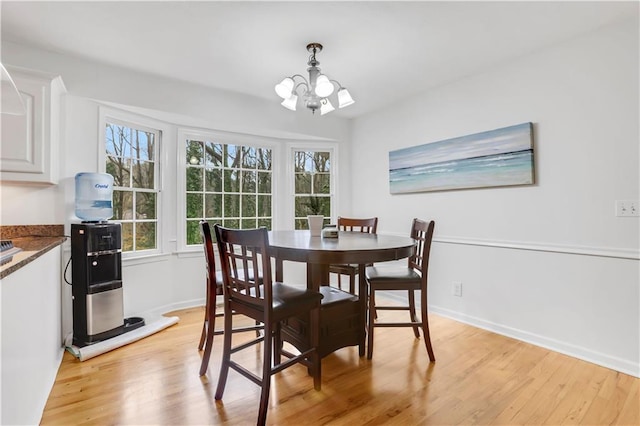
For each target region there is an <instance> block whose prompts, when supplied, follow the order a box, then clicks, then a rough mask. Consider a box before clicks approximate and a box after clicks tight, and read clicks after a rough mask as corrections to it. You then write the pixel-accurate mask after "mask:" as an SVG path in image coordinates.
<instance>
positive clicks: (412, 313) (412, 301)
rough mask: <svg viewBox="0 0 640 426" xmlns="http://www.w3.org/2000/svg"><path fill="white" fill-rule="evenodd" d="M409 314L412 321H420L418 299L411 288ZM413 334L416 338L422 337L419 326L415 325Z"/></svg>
mask: <svg viewBox="0 0 640 426" xmlns="http://www.w3.org/2000/svg"><path fill="white" fill-rule="evenodd" d="M408 298H409V316H410V317H411V322H415V323H417V322H418V318H417V317H416V299H415V297H414V294H413V290H409V295H408ZM413 334H414V335H415V336H416V339H419V338H420V332H419V331H418V326H417V325H414V326H413Z"/></svg>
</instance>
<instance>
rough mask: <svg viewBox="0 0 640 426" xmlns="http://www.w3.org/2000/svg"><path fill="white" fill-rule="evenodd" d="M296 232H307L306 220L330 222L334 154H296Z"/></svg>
mask: <svg viewBox="0 0 640 426" xmlns="http://www.w3.org/2000/svg"><path fill="white" fill-rule="evenodd" d="M293 163H294V170H293V171H294V176H293V179H294V198H295V202H294V206H295V229H308V228H309V225H308V223H307V216H308V215H312V214H321V215H323V216H324V217H325V219H324V222H325V224H328V223H329V222H330V221H331V201H332V193H331V177H332V172H331V152H329V151H297V150H294V151H293Z"/></svg>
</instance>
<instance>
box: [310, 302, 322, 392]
mask: <svg viewBox="0 0 640 426" xmlns="http://www.w3.org/2000/svg"><path fill="white" fill-rule="evenodd" d="M309 318H310V326H311V342H310V343H311V346H312V347H314V348H316V350H315V351H313V353H312V354H311V367H312V369H313V371H312V373H313V387H314V389H315V390H317V391H319V390H320V389H321V382H322V359H321V358H320V306H319V305H318V307H317V308H315V309H312V310H311V313H310V316H309Z"/></svg>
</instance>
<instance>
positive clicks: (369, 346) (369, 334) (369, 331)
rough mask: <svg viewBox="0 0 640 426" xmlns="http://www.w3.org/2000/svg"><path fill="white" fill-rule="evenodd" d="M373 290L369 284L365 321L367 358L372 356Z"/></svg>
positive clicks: (374, 302)
mask: <svg viewBox="0 0 640 426" xmlns="http://www.w3.org/2000/svg"><path fill="white" fill-rule="evenodd" d="M375 294H376V293H375V291H374V290H373V289H372V288H371V286H369V315H368V317H369V320H368V321H367V359H371V358H372V357H373V323H374V321H375V317H376V299H375Z"/></svg>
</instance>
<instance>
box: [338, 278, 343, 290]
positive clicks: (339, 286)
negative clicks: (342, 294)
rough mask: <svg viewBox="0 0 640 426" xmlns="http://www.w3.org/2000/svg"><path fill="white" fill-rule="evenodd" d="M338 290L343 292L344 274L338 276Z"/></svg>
mask: <svg viewBox="0 0 640 426" xmlns="http://www.w3.org/2000/svg"><path fill="white" fill-rule="evenodd" d="M338 288H339V289H340V290H342V274H338Z"/></svg>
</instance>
